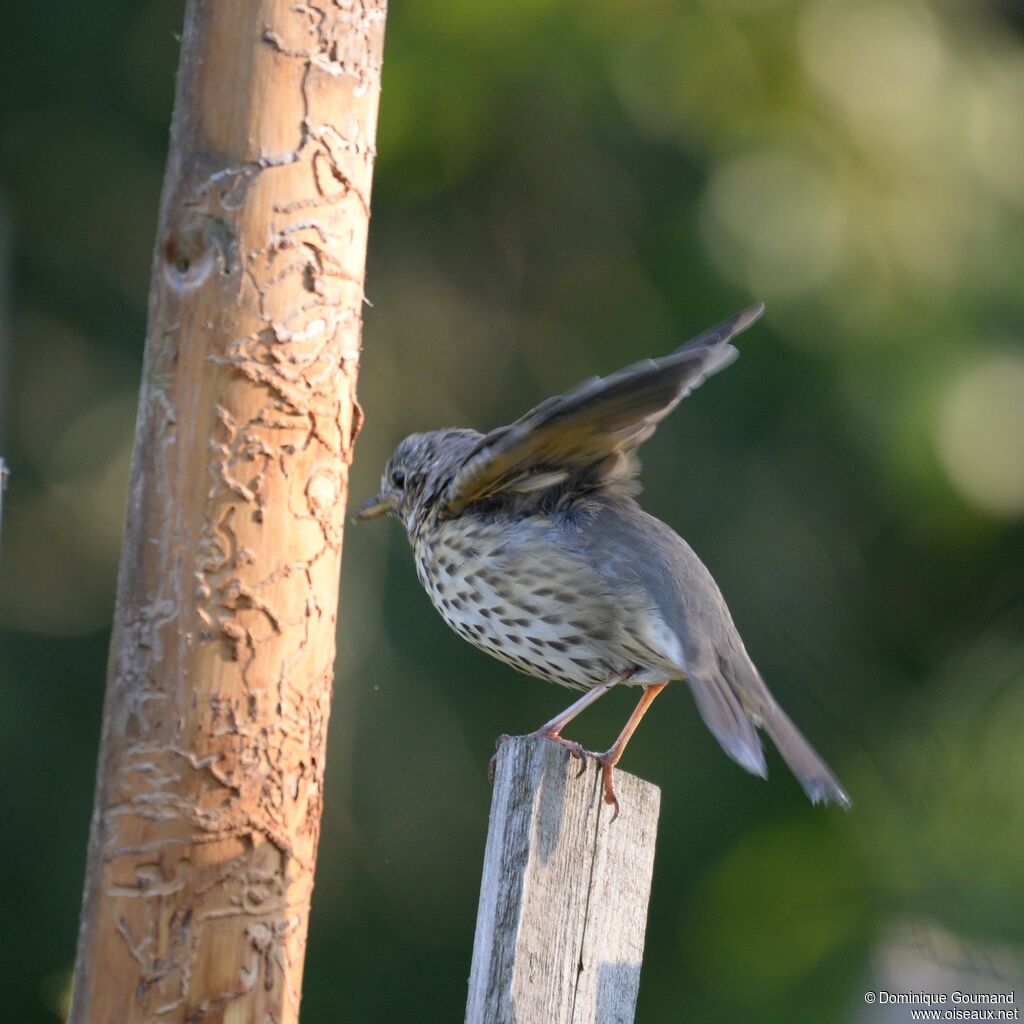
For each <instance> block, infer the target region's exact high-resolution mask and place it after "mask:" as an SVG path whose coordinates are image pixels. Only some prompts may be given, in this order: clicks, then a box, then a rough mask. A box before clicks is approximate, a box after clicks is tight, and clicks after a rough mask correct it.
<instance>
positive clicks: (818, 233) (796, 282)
mask: <svg viewBox="0 0 1024 1024" xmlns="http://www.w3.org/2000/svg"><path fill="white" fill-rule="evenodd" d="M701 225H702V228H703V230H704V237H705V240H706V242H707V245H708V247H709V249H710V251H711V254H712V256H713V257H714V258H715V262H716V264H717V265H718V267H719V269H720V270H721V272H722V273H723V274H724V275H726V276H728V277H731V278H733V279H734V280H736V281H737V282H738V283H740V284H743V285H746V286H747V287H749V288H750V289H751V291H752V292H753V293H754V294H757V295H763V296H765V297H770V296H773V295H780V294H782V295H795V294H799V293H802V292H805V291H809V290H811V289H813V288H815V287H817V286H819V285H821V284H822V283H823V282H824V281H826V280H827V279H828V278H829V277H830V276H831V275H832V273H833V272H834V271H835V269H836V266H837V264H838V262H839V258H840V253H841V251H842V244H843V239H844V237H845V233H846V232H845V217H844V213H843V207H842V204H841V202H840V201H839V198H838V196H837V195H836V194H835V192H834V190H833V188H832V184H831V182H830V181H829V180H828V178H827V177H826V176H825V175H824V174H823V173H822V172H821V171H819V170H818V169H817V168H816V167H815V166H814V165H813V164H811V163H810V162H809V161H806V160H803V159H801V158H800V157H799V156H797V155H796V154H794V153H789V152H786V151H782V150H777V151H764V152H758V153H752V154H748V155H746V156H742V157H737V158H736V159H734V160H731V161H729V162H727V163H724V164H722V165H720V166H719V167H718V168H717V170H716V171H715V172H714V175H713V176H712V179H711V182H710V184H709V185H708V188H707V190H706V192H705V194H704V197H703V203H702V210H701Z"/></svg>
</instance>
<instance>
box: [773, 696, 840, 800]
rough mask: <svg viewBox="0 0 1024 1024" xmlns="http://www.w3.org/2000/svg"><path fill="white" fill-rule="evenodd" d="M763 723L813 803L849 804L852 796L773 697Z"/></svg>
mask: <svg viewBox="0 0 1024 1024" xmlns="http://www.w3.org/2000/svg"><path fill="white" fill-rule="evenodd" d="M762 727H763V728H764V731H765V732H766V733H768V735H769V736H770V737H771V738H772V743H774V744H775V746H776V747H778V750H779V753H780V754H781V755H782V757H783V759H784V760H785V762H786V764H788V765H789V769H790V771H791V772H792V773H793V774H794V775H795V776H796V777H797V781H798V782H799V783H800V785H801V786H803V787H804V792H805V793H806V794H807V795H808V796H809V797H810V798H811V803H815V804H817V803H829V802H830V801H831V802H832V803H836V804H839V805H840V806H842V807H849V806H850V798H849V796H847V793H846V790H845V789H843V787H842V786H841V785H840V784H839V780H838V779H837V778H836V777H835V776H834V775H833V774H832V772H831V770H830V769H829V767H828V765H827V764H825V762H824V761H823V760H822V759H821V757H820V756H819V754H818V752H817V751H816V750H815V749H814V747H812V746H811V745H810V743H808V742H807V740H806V739H805V738H804V735H803V733H801V732H800V730H799V729H798V728H797V727H796V726H795V725H794V724H793V723H792V721H790V718H789V715H787V714H786V712H785V711H783V710H782V708H780V707H779V706H778V704H776V703H775V702H774V701H772V703H771V706H770V707H769V709H768V711H767V712H766V713H765V715H764V718H763V721H762Z"/></svg>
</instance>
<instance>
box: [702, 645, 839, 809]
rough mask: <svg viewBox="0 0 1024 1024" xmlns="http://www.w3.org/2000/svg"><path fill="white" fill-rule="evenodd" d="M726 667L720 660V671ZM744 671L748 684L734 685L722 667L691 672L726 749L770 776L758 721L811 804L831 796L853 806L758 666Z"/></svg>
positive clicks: (752, 769) (710, 723)
mask: <svg viewBox="0 0 1024 1024" xmlns="http://www.w3.org/2000/svg"><path fill="white" fill-rule="evenodd" d="M745 660H746V659H744V661H745ZM725 668H726V666H725V665H724V664H720V669H721V670H724V669H725ZM743 669H746V671H743ZM733 674H734V673H733V672H730V673H729V675H733ZM740 674H741V676H742V677H743V678H744V681H745V683H747V685H744V686H743V687H742V688H737V687H736V686H734V685H733V684H732V683H731V682H730V681H729V679H727V678H726V674H725V672H724V671H719V672H714V671H711V672H707V673H704V674H702V676H701V677H694V676H692V675H691V676H690V677H689V682H690V689H691V690H692V692H693V696H694V699H695V701H696V702H697V708H698V710H699V711H700V715H701V718H703V719H704V724H705V725H706V726H707V727H708V728H709V729H710V730H711V732H712V733H713V734H714V736H715V739H717V740H718V742H719V743H720V744H721V745H722V749H723V750H724V751H725V752H726V753H727V754H728V755H729V756H730V757H731V758H732V759H733V760H734V761H736V762H737V763H738V764H741V765H742V766H743V767H744V768H746V769H747V771H748V772H753V774H755V775H760V776H761V777H762V778H764V777H766V776H767V774H768V770H767V767H766V765H765V760H764V751H763V750H762V749H761V742H760V740H759V739H758V735H757V732H756V730H755V729H754V726H755V725H756V726H758V727H759V728H761V729H763V730H764V731H765V732H766V733H768V735H769V736H770V737H771V740H772V742H773V743H774V744H775V746H776V747H777V748H778V751H779V753H780V754H781V755H782V757H783V759H784V760H785V762H786V764H787V765H789V768H790V771H792V773H793V774H794V775H795V776H796V778H797V781H798V782H799V783H800V785H801V786H803V788H804V792H805V793H806V794H807V795H808V796H809V797H810V798H811V802H812V803H828V802H829V801H831V802H833V803H837V804H839V805H840V806H842V807H849V806H850V798H849V796H847V794H846V790H844V789H843V787H842V786H841V785H840V783H839V780H838V779H837V778H836V777H835V776H834V775H833V774H832V772H831V770H830V769H829V767H828V765H827V764H825V762H824V761H823V760H822V759H821V757H820V756H819V755H818V753H817V751H815V749H814V748H813V747H812V746H811V745H810V743H808V742H807V740H806V739H805V738H804V736H803V734H802V733H801V732H800V730H799V729H797V727H796V726H795V725H794V724H793V723H792V721H790V718H789V716H788V715H787V714H786V712H785V711H783V710H782V708H780V707H779V706H778V704H776V703H775V700H774V698H773V697H772V695H771V694H770V693H769V692H768V688H767V687H766V686H765V684H764V682H763V681H762V679H761V677H760V676H759V675H758V674H757V670H756V669H755V668H754V666H753V665H751V664H749V663H747V664H745V665H744V666H742V668H741V671H740ZM748 676H749V677H750V678H749V680H748V679H747V677H748ZM747 691H749V692H747ZM744 698H746V699H744Z"/></svg>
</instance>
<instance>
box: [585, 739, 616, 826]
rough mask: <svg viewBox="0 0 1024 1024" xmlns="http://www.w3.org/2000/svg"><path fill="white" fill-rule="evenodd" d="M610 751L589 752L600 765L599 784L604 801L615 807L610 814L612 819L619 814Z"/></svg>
mask: <svg viewBox="0 0 1024 1024" xmlns="http://www.w3.org/2000/svg"><path fill="white" fill-rule="evenodd" d="M611 754H612V752H611V751H610V750H609V751H606V752H605V753H603V754H591V757H593V759H594V760H595V761H596V762H597V763H598V765H600V767H601V786H602V788H603V789H604V802H605V803H606V804H609V805H610V806H612V807H614V808H615V812H614V813H613V814H612V821H614V820H615V819H616V818H617V817H618V816H619V798H618V797H617V796H616V795H615V780H614V772H615V760H614V759H613V757H612V756H611Z"/></svg>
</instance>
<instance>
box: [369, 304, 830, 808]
mask: <svg viewBox="0 0 1024 1024" xmlns="http://www.w3.org/2000/svg"><path fill="white" fill-rule="evenodd" d="M761 311H762V307H754V308H752V309H750V310H747V311H745V312H743V313H740V314H738V315H737V316H735V317H732V318H730V319H729V320H726V321H724V322H723V323H722V324H720V325H718V326H717V327H714V328H712V329H711V330H709V331H706V332H705V333H704V334H702V335H700V336H699V337H698V338H696V339H694V340H693V341H692V342H690V343H689V344H688V345H686V346H684V347H683V348H681V349H679V350H677V351H676V352H674V353H672V354H671V355H669V356H666V357H664V358H663V359H659V360H646V361H644V362H642V363H638V364H636V365H634V366H631V367H628V368H627V369H625V370H622V371H620V372H619V373H617V374H614V375H613V376H611V377H608V378H605V379H601V378H593V379H591V380H589V381H586V382H584V383H583V384H581V385H580V386H579V387H577V388H575V389H573V390H572V391H570V392H567V393H566V394H565V395H561V396H556V397H554V398H551V399H548V400H547V401H546V402H544V403H542V404H541V405H539V406H537V407H536V408H535V409H533V410H531V411H530V412H528V413H527V414H526V415H525V416H523V417H522V418H521V419H519V420H517V421H516V422H515V423H512V424H510V425H508V426H506V427H500V428H498V429H497V430H495V431H492V432H491V433H490V434H487V435H483V434H480V433H478V432H476V431H473V430H463V429H451V430H438V431H432V432H429V433H425V434H413V435H411V436H410V437H407V438H406V439H405V440H404V441H402V442H401V444H399V446H398V448H397V449H396V450H395V453H394V455H393V456H392V458H391V460H390V461H389V463H388V465H387V467H386V469H385V472H384V475H383V477H382V481H381V492H380V494H379V495H377V496H376V497H375V498H374V499H372V500H371V501H370V502H368V503H367V504H366V505H365V506H364V507H363V509H362V510H361V511H360V518H369V517H370V516H372V515H376V514H380V513H389V514H392V515H395V516H396V517H397V518H399V519H401V520H402V522H403V524H404V526H405V528H406V532H407V534H408V536H409V540H410V542H411V544H412V547H413V553H414V556H415V562H416V572H417V575H418V577H419V580H420V583H421V584H422V585H423V587H424V589H425V590H426V591H427V593H428V594H429V596H430V599H431V601H432V602H433V603H434V606H435V607H436V608H437V610H438V611H439V612H440V613H441V615H442V617H443V618H444V620H445V621H446V622H447V623H448V625H449V626H451V627H452V629H454V630H455V631H456V632H457V633H459V635H460V636H462V637H464V638H465V639H466V640H468V641H469V642H470V643H472V644H473V645H474V646H476V647H479V648H480V649H481V650H483V651H486V652H487V653H488V654H491V655H493V656H494V657H495V658H498V659H500V660H501V661H503V662H505V663H506V664H508V665H511V666H512V667H513V668H516V669H518V670H519V671H522V672H526V673H527V674H529V675H534V676H538V677H540V678H542V679H547V680H550V681H551V682H555V683H559V684H561V685H564V686H569V687H573V688H575V689H579V690H583V691H589V692H591V693H593V694H594V695H595V696H596V695H598V694H599V693H600V692H604V691H605V690H606V689H607V688H608V687H609V686H610V685H612V684H613V683H616V682H625V683H628V684H629V685H643V686H645V687H646V688H647V693H648V696H646V697H645V700H644V701H642V702H641V706H640V707H639V708H638V710H637V712H636V713H634V717H633V718H632V719H631V720H630V723H629V724H628V725H627V728H626V730H624V731H623V735H622V736H620V738H619V741H618V742H617V744H616V746H615V747H613V748H612V750H611V751H609V752H608V753H607V754H605V755H598V756H599V759H603V762H602V763H603V764H604V765H605V768H606V779H605V787H606V797H607V798H608V799H609V800H611V801H614V793H613V790H612V786H611V775H610V771H611V765H613V764H614V763H615V761H617V760H618V757H619V756H620V755H621V752H622V749H623V748H624V747H625V743H626V741H627V740H628V739H629V735H630V734H631V733H632V729H633V728H634V727H635V725H636V722H637V721H639V717H640V715H641V714H642V713H643V711H644V710H645V709H646V706H647V704H648V703H649V702H650V700H651V699H653V696H654V695H655V694H656V693H657V692H658V691H659V690H660V686H658V685H656V684H661V683H664V682H666V681H668V680H678V679H685V680H686V681H687V682H688V683H689V686H690V689H691V691H692V692H693V695H694V697H695V699H696V702H697V706H698V709H699V710H700V713H701V715H702V717H703V718H704V721H705V722H706V724H707V725H708V727H709V728H710V729H711V731H712V732H713V733H714V735H715V736H716V737H717V738H718V740H719V742H720V743H721V744H722V747H723V748H724V749H725V751H726V752H727V753H728V754H729V755H730V757H732V758H733V759H735V760H736V761H738V762H739V763H740V764H741V765H743V766H744V767H745V768H747V769H748V770H749V771H751V772H754V773H756V774H759V775H765V774H766V767H765V761H764V753H763V751H762V749H761V745H760V742H759V740H758V737H757V732H756V728H757V727H760V728H763V729H764V730H765V731H766V732H767V733H768V734H769V735H770V736H771V737H772V739H773V740H774V742H775V744H776V746H777V747H778V748H779V750H780V751H781V753H782V755H783V757H784V758H785V759H786V761H787V763H788V764H789V765H790V767H791V768H792V770H793V771H794V773H795V774H796V776H797V778H798V779H799V780H800V782H801V784H802V785H803V786H804V789H805V790H806V791H807V793H808V795H809V796H810V797H811V799H812V800H814V801H815V802H817V801H818V800H834V801H836V802H838V803H842V804H847V803H848V802H849V801H848V798H847V796H846V794H845V792H844V791H843V789H842V787H841V786H840V785H839V783H838V782H837V781H836V779H835V777H834V776H833V775H832V773H831V772H830V771H829V769H828V767H827V766H826V765H825V764H824V762H823V761H822V760H821V758H820V757H818V755H817V754H816V753H815V752H814V750H813V749H812V748H811V746H810V745H809V744H808V743H807V741H806V740H805V739H804V738H803V736H801V734H800V733H799V732H798V731H797V729H796V728H795V726H793V724H792V722H790V720H789V719H788V717H787V716H786V715H785V713H784V712H783V711H782V709H781V708H780V707H779V706H778V704H777V703H776V702H775V700H774V698H773V697H772V696H771V694H770V693H769V691H768V688H767V686H766V685H765V684H764V682H763V680H762V679H761V677H760V675H759V674H758V672H757V669H756V668H755V667H754V665H753V663H752V661H751V660H750V658H749V656H748V655H747V652H746V650H745V648H744V646H743V642H742V640H741V639H740V636H739V633H738V631H737V629H736V626H735V625H734V623H733V620H732V617H731V615H730V614H729V610H728V607H727V606H726V604H725V600H724V598H723V597H722V594H721V592H720V591H719V589H718V586H717V585H716V584H715V581H714V580H713V579H712V577H711V574H710V573H709V572H708V570H707V569H706V568H705V566H704V564H703V563H702V562H701V561H700V559H699V558H698V557H697V555H696V554H695V553H694V552H693V550H692V549H691V548H690V547H689V545H687V544H686V542H685V541H684V540H682V538H680V537H679V536H678V535H677V534H676V533H675V532H674V531H673V530H672V529H671V528H670V527H668V526H666V525H665V524H664V523H662V522H660V521H659V520H657V519H655V518H653V517H652V516H649V515H648V514H647V513H646V512H644V511H643V510H642V509H641V508H640V506H639V505H638V504H637V502H636V501H635V500H634V497H633V495H634V494H635V493H636V492H637V490H638V487H637V486H636V481H635V478H636V474H637V469H638V467H637V463H636V460H635V455H634V453H635V449H636V448H637V447H638V446H639V445H640V444H641V443H642V442H643V441H644V440H646V439H647V438H648V437H649V436H650V435H651V433H653V431H654V429H655V427H656V425H657V424H658V422H659V421H660V420H661V419H662V418H663V417H664V416H666V415H667V414H668V413H669V412H670V411H671V410H672V409H673V408H675V406H676V405H677V404H678V403H679V402H680V401H681V400H682V399H683V398H684V397H685V396H686V395H687V394H688V393H689V392H690V391H692V390H693V389H694V388H695V387H696V386H697V385H699V384H700V383H701V382H702V381H703V380H704V378H705V377H707V376H708V375H710V374H711V373H714V372H716V371H717V370H719V369H722V368H723V367H724V366H726V365H728V364H729V363H730V362H731V361H732V359H733V358H735V355H736V352H735V349H734V348H733V347H732V345H731V344H729V341H730V339H731V338H732V337H733V336H734V335H735V334H737V333H739V332H740V331H741V330H743V329H745V328H746V327H747V326H749V325H750V324H751V323H752V322H753V321H754V320H755V319H757V317H758V316H759V315H760V313H761ZM587 702H588V700H587V698H583V699H581V701H579V702H577V705H579V706H580V708H582V706H583V705H585V704H586V703H587ZM577 705H574V706H573V708H570V709H569V710H568V711H567V712H566V713H565V714H564V715H563V716H560V717H559V718H557V719H553V720H552V722H551V723H548V725H547V726H545V727H544V729H545V731H544V735H548V736H550V737H551V738H552V739H557V740H559V742H566V743H567V741H564V740H562V739H561V738H560V736H559V731H560V729H561V728H562V726H563V725H564V724H565V723H566V722H567V721H569V720H570V719H571V717H573V715H574V714H575V713H577ZM567 745H570V746H574V745H572V744H568V743H567Z"/></svg>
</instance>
